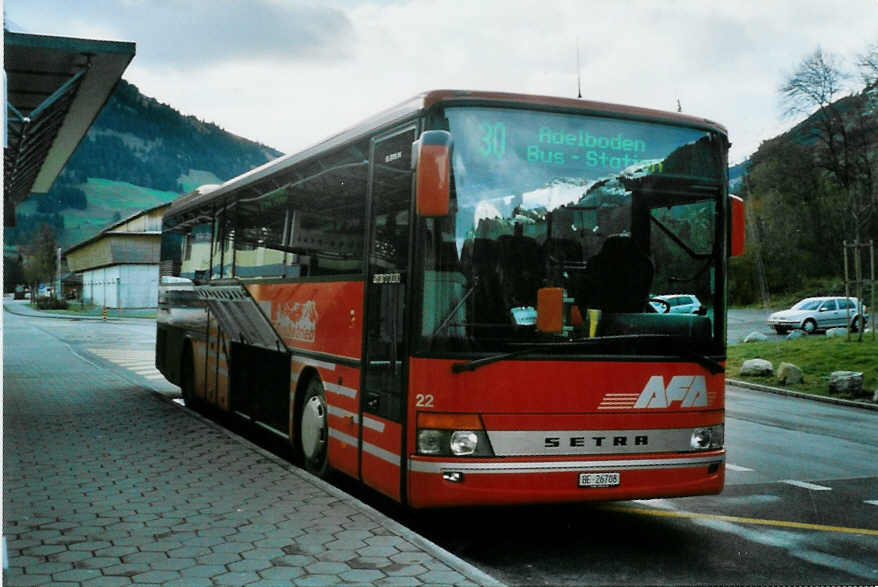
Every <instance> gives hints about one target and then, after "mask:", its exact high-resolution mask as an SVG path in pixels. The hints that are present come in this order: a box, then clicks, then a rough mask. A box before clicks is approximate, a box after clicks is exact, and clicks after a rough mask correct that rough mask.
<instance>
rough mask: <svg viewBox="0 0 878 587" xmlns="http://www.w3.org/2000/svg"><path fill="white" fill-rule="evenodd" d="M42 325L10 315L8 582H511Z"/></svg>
mask: <svg viewBox="0 0 878 587" xmlns="http://www.w3.org/2000/svg"><path fill="white" fill-rule="evenodd" d="M29 322H30V321H29V320H26V319H21V318H18V317H17V316H11V315H9V314H7V315H6V316H5V317H4V333H3V336H4V349H3V351H4V356H3V360H4V369H3V385H4V386H3V426H4V438H3V441H4V442H3V533H4V536H5V538H6V541H7V547H8V555H9V563H8V564H9V568H8V569H5V570H4V573H3V584H4V585H43V584H46V585H47V584H57V583H62V582H71V583H74V584H75V583H82V584H88V585H126V584H143V583H169V584H181V585H215V584H231V585H244V584H259V585H289V584H303V585H308V584H310V585H324V584H329V583H345V582H352V583H361V584H362V583H369V584H407V585H419V584H467V585H482V584H497V583H498V582H497V581H496V580H495V579H493V578H492V577H490V576H488V575H486V574H484V573H482V572H481V571H479V570H478V569H476V568H474V567H473V566H471V565H469V564H467V563H466V562H464V561H462V560H461V559H459V558H457V557H456V556H454V555H452V554H451V553H448V552H446V551H445V550H443V549H441V548H439V547H438V546H436V545H435V544H433V543H431V542H429V541H428V540H426V539H424V538H422V537H421V536H419V535H417V534H415V533H413V532H411V531H410V530H408V529H406V528H405V527H403V526H401V525H400V524H398V523H396V522H394V521H393V520H391V519H389V518H387V517H386V516H384V515H383V514H381V513H380V512H377V511H376V510H374V509H372V508H370V507H368V506H366V505H364V504H362V503H360V502H359V501H358V500H356V499H354V498H353V497H351V496H349V495H347V494H345V493H344V492H342V491H341V490H339V489H336V488H335V487H333V486H331V485H329V484H327V483H324V482H322V481H320V480H319V479H316V478H315V477H312V476H311V475H309V474H307V473H305V472H303V471H302V470H300V469H298V468H296V467H294V466H292V465H291V464H289V463H287V462H286V461H284V460H282V459H280V458H279V457H276V456H274V455H272V454H270V453H268V452H266V451H264V450H262V449H260V448H258V447H256V446H254V445H252V444H251V443H249V442H247V441H246V440H244V439H241V438H239V437H237V436H235V435H233V434H232V433H231V432H229V431H227V430H225V429H223V428H221V427H220V426H218V425H216V424H214V423H212V422H209V421H207V420H205V419H203V418H201V417H198V416H196V415H194V414H193V413H191V412H190V411H188V410H185V409H182V408H180V407H179V406H177V405H176V404H174V403H173V402H170V401H168V400H166V399H163V398H161V397H159V396H158V394H154V393H152V392H150V391H148V390H146V389H143V388H141V387H137V386H135V385H132V384H131V383H130V382H129V381H127V380H125V379H123V378H122V377H119V376H118V375H116V374H115V372H114V371H110V370H105V369H102V368H100V367H99V366H97V365H95V364H94V363H91V362H90V361H88V360H87V359H86V358H84V357H81V356H80V355H78V354H76V353H75V352H74V351H73V350H72V349H71V348H70V347H69V346H67V345H66V344H64V343H63V342H60V341H58V340H56V339H54V338H52V337H49V336H47V335H45V334H44V333H42V332H41V331H39V330H37V329H36V328H34V327H32V326H30V325H29Z"/></svg>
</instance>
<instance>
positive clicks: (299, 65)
mask: <svg viewBox="0 0 878 587" xmlns="http://www.w3.org/2000/svg"><path fill="white" fill-rule="evenodd" d="M4 9H5V12H6V17H7V25H8V26H9V27H10V28H12V29H13V30H20V31H24V32H30V33H39V34H55V35H63V36H75V37H85V38H92V39H109V40H118V41H134V42H135V43H136V44H137V56H136V57H135V58H134V61H133V62H132V63H131V65H130V66H129V67H128V69H127V71H126V72H125V74H124V78H125V79H126V80H128V81H130V82H131V83H133V84H135V85H137V86H138V87H139V88H140V91H141V92H143V93H144V94H146V95H148V96H152V97H154V98H156V99H158V100H159V101H161V102H165V103H167V104H170V105H171V106H173V107H174V108H176V109H178V110H180V111H181V112H183V113H184V114H192V115H195V116H197V117H198V118H201V119H203V120H207V121H209V122H215V123H216V124H218V125H220V126H221V127H223V128H225V129H226V130H228V131H230V132H233V133H235V134H238V135H241V136H244V137H247V138H249V139H253V140H256V141H259V142H262V143H265V144H268V145H270V146H272V147H275V148H277V149H279V150H281V151H284V152H286V153H291V152H294V151H297V150H299V149H301V148H303V147H306V146H308V145H310V144H313V143H315V142H317V141H318V140H320V139H322V138H325V137H327V136H329V135H331V134H334V133H336V132H338V131H340V130H343V129H345V128H347V127H349V126H351V125H352V124H354V123H356V122H357V121H359V120H360V119H362V118H365V117H366V116H369V115H371V114H373V113H376V112H378V111H379V110H382V109H384V108H386V107H388V106H392V105H394V104H396V103H399V102H401V101H403V100H405V99H407V98H409V97H411V96H414V95H415V94H417V93H419V92H421V91H424V90H428V89H436V88H459V89H482V90H501V91H511V92H523V93H535V94H548V95H556V96H570V97H575V96H576V83H577V59H576V53H577V49H576V48H577V43H578V45H579V50H580V64H581V65H580V71H581V76H582V94H583V97H585V98H588V99H593V100H601V101H608V102H618V103H623V104H632V105H636V106H645V107H651V108H659V109H664V110H674V109H676V105H677V100H678V99H679V100H680V104H681V105H682V108H683V111H684V112H686V113H689V114H693V115H697V116H703V117H706V118H710V119H713V120H716V121H718V122H721V123H723V124H724V125H726V126H727V127H728V129H729V134H730V138H731V141H732V143H733V147H732V152H731V154H730V159H731V161H732V162H738V161H740V160H742V159H744V158H746V157H747V156H748V155H750V154H751V153H752V152H753V151H754V150H755V149H756V148H757V147H758V146H759V143H760V142H761V141H763V140H765V139H767V138H770V137H772V136H774V135H776V134H777V133H779V132H781V131H782V130H784V129H786V128H788V127H789V126H791V124H792V121H790V120H785V119H783V118H782V116H781V113H782V108H781V106H780V103H779V99H778V92H777V89H778V87H779V86H780V85H781V83H782V82H783V80H784V78H785V76H787V75H788V74H789V73H790V72H791V71H792V70H793V69H794V68H795V66H796V64H797V63H799V62H800V61H801V60H802V58H803V57H805V56H806V55H807V54H808V53H810V52H812V51H813V50H814V49H816V48H817V47H818V46H822V48H823V50H824V51H825V52H830V53H836V54H838V56H839V57H840V58H841V59H842V60H844V61H843V62H846V63H848V64H850V65H851V66H852V65H853V61H854V59H855V57H856V55H857V54H858V53H862V52H864V51H865V50H866V48H867V46H868V45H870V44H872V43H875V42H878V0H846V1H844V0H838V1H834V0H822V1H821V0H789V1H787V0H733V1H726V2H719V1H707V0H679V1H674V0H639V1H631V2H624V1H612V2H611V1H607V0H601V1H593V0H571V1H569V2H568V1H556V0H541V1H519V0H469V1H468V0H454V1H443V0H408V1H406V0H348V1H344V0H322V1H321V0H315V1H313V2H308V1H300V0H246V1H244V0H76V1H74V0H6V2H5V7H4Z"/></svg>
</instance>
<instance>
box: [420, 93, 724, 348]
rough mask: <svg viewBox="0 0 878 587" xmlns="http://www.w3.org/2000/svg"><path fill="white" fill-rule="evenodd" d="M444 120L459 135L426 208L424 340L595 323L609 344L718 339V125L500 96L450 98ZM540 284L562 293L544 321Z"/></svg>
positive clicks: (576, 335)
mask: <svg viewBox="0 0 878 587" xmlns="http://www.w3.org/2000/svg"><path fill="white" fill-rule="evenodd" d="M440 121H441V122H440V123H439V124H441V125H445V127H446V128H447V129H448V130H449V131H450V132H451V135H452V137H453V140H454V147H453V158H452V172H453V192H454V193H453V198H454V199H453V206H452V213H451V214H450V215H449V216H448V217H445V218H441V219H424V220H423V221H422V223H421V228H420V230H421V233H420V234H419V246H421V247H423V250H422V253H423V254H421V255H419V256H418V258H419V262H421V263H423V267H422V269H423V288H422V289H421V291H422V292H423V297H422V300H421V304H420V307H421V313H420V335H421V336H420V341H421V343H420V344H421V349H420V350H422V351H509V350H514V349H515V348H516V346H520V345H521V344H522V343H530V342H540V343H542V342H553V341H554V342H558V343H565V342H566V343H569V342H571V341H579V340H583V339H585V338H589V339H594V342H597V341H599V340H600V339H601V338H602V337H603V338H604V339H605V340H607V341H612V345H610V346H612V348H614V349H618V352H620V353H632V352H638V353H642V352H650V351H649V350H648V348H647V347H649V346H650V345H652V346H653V347H654V348H656V349H660V348H664V349H667V342H668V340H674V341H677V342H680V341H682V343H683V345H684V346H685V348H686V349H687V350H689V351H696V352H702V353H711V352H722V351H721V349H722V341H721V338H722V337H723V336H724V324H722V323H721V316H722V315H723V312H722V308H720V307H719V306H721V305H722V304H723V303H724V301H723V294H724V292H722V291H717V290H718V286H717V284H718V283H721V282H722V281H721V276H719V275H717V272H718V271H721V267H722V264H721V261H722V259H721V255H722V254H724V251H725V248H724V247H723V246H722V244H723V243H722V242H721V238H720V235H722V234H723V232H722V230H721V226H722V225H721V222H722V219H721V218H720V215H721V214H722V210H723V206H722V205H721V202H722V200H721V198H723V197H725V186H724V184H725V171H724V169H725V149H726V141H725V139H724V137H722V136H720V135H717V134H715V133H712V132H709V131H706V130H703V129H699V128H693V127H686V126H672V125H668V124H666V123H661V124H660V123H655V122H646V121H632V120H627V119H619V118H608V117H599V116H586V115H579V114H566V113H558V112H545V111H535V110H526V109H511V108H510V109H503V108H482V107H454V108H447V109H445V110H444V112H443V116H441V117H440ZM546 287H554V288H562V289H563V292H564V299H565V310H564V312H565V318H564V324H565V328H564V330H563V332H562V333H560V334H554V335H551V336H547V335H546V334H545V333H541V332H539V331H538V329H537V327H536V324H537V307H538V304H537V297H538V291H539V290H540V289H541V288H546ZM672 294H681V295H682V294H687V295H691V296H695V298H697V300H698V302H699V303H698V304H690V305H688V306H681V308H683V309H684V310H685V311H681V310H678V309H677V308H676V307H672V306H671V304H670V303H668V302H667V301H665V300H662V299H661V298H659V297H657V296H661V297H662V298H668V297H669V296H671V295H672ZM638 335H639V336H638ZM620 341H625V342H624V343H622V342H620ZM650 341H651V342H650ZM608 344H609V342H608ZM632 345H633V346H632ZM563 346H564V345H559V348H560V347H563ZM568 346H569V345H568ZM571 348H572V347H571ZM584 348H585V349H588V350H583V349H584ZM608 349H609V347H608V346H607V345H604V346H602V345H600V344H596V345H591V344H590V345H586V346H584V347H577V350H576V352H577V353H582V352H599V353H607V352H613V350H612V349H610V350H608ZM717 349H719V350H717Z"/></svg>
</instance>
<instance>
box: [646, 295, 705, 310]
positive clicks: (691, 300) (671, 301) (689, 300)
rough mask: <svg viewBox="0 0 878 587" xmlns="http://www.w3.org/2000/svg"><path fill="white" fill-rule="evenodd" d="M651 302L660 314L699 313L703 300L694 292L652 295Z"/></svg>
mask: <svg viewBox="0 0 878 587" xmlns="http://www.w3.org/2000/svg"><path fill="white" fill-rule="evenodd" d="M655 300H661V302H664V303H661V302H657V301H655ZM649 303H650V305H651V306H652V307H653V308H655V311H656V312H658V313H659V314H668V313H670V314H697V313H698V312H699V311H700V310H701V302H700V301H698V298H697V297H695V296H694V295H692V294H669V295H661V296H652V297H651V298H650V302H649ZM665 304H667V306H665Z"/></svg>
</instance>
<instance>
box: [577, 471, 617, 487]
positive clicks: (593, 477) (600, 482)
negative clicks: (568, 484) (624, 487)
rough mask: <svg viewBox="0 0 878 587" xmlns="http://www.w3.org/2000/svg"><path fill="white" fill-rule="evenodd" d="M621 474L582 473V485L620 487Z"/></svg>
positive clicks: (580, 480)
mask: <svg viewBox="0 0 878 587" xmlns="http://www.w3.org/2000/svg"><path fill="white" fill-rule="evenodd" d="M620 480H621V476H620V475H619V473H580V474H579V486H580V487H618V486H619V482H620Z"/></svg>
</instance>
